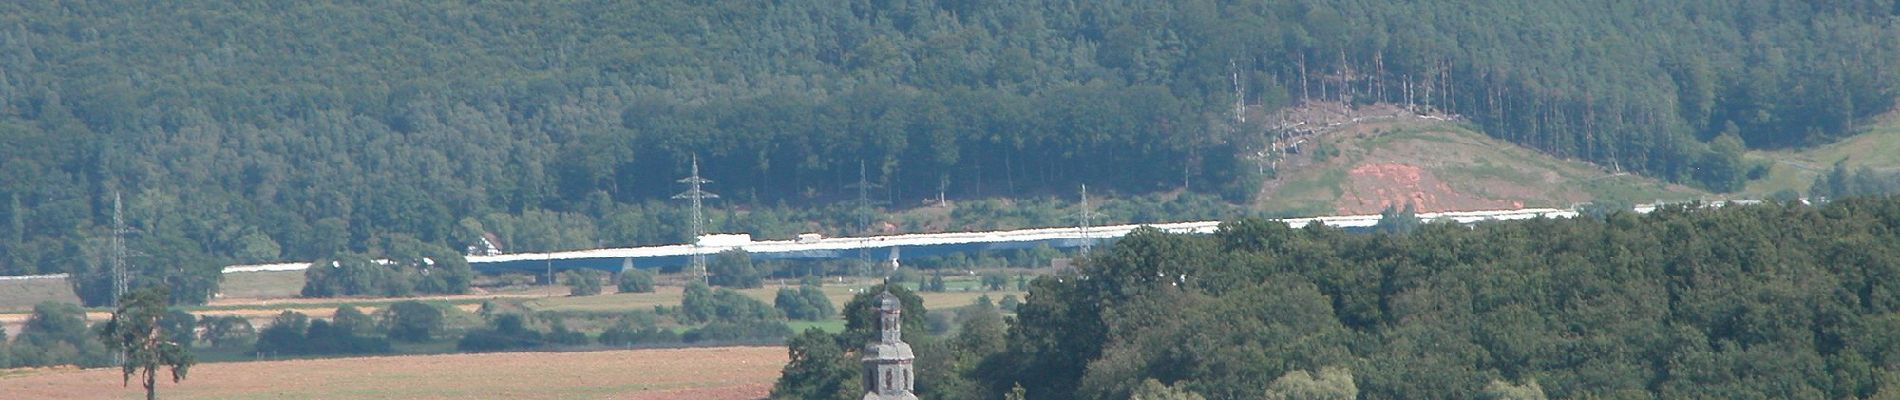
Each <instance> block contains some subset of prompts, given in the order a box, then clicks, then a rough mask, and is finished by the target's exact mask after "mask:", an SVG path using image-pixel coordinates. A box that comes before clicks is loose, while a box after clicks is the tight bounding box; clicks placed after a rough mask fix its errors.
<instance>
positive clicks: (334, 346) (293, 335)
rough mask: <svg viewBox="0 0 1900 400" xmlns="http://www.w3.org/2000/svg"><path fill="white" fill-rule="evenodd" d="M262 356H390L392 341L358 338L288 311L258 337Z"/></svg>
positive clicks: (351, 333)
mask: <svg viewBox="0 0 1900 400" xmlns="http://www.w3.org/2000/svg"><path fill="white" fill-rule="evenodd" d="M256 351H257V352H258V353H264V354H272V355H314V354H373V353H388V352H389V351H390V348H389V341H387V340H383V339H378V338H372V337H366V336H358V335H356V334H355V333H354V332H351V331H350V330H349V329H345V328H344V327H341V326H337V325H334V324H332V323H331V322H330V321H325V320H320V319H318V320H312V319H310V317H308V316H305V315H303V314H302V313H298V312H295V311H285V312H284V313H282V314H278V315H277V318H276V319H273V320H271V325H270V327H268V328H264V332H262V333H260V334H258V337H257V347H256Z"/></svg>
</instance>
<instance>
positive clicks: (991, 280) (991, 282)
mask: <svg viewBox="0 0 1900 400" xmlns="http://www.w3.org/2000/svg"><path fill="white" fill-rule="evenodd" d="M1006 285H1009V274H1006V273H1003V271H988V272H984V273H983V287H986V288H989V289H990V290H1003V287H1004V286H1006Z"/></svg>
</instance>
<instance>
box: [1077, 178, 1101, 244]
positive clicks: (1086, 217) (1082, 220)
mask: <svg viewBox="0 0 1900 400" xmlns="http://www.w3.org/2000/svg"><path fill="white" fill-rule="evenodd" d="M1100 216H1102V214H1100V213H1096V212H1095V208H1094V207H1091V206H1089V185H1082V211H1080V212H1077V213H1075V219H1076V229H1077V230H1080V231H1082V254H1088V253H1089V249H1090V248H1093V247H1095V238H1092V237H1089V226H1090V225H1092V224H1094V222H1095V218H1096V217H1100Z"/></svg>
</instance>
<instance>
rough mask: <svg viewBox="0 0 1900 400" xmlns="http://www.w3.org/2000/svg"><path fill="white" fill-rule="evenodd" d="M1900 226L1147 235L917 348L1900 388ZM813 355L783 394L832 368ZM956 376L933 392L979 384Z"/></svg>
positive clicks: (1545, 383)
mask: <svg viewBox="0 0 1900 400" xmlns="http://www.w3.org/2000/svg"><path fill="white" fill-rule="evenodd" d="M1791 204H1792V203H1791ZM1896 227H1900V198H1891V197H1890V198H1885V199H1855V200H1845V201H1836V202H1834V203H1831V204H1828V205H1827V206H1826V207H1809V206H1804V205H1799V204H1792V205H1775V204H1768V205H1760V206H1747V207H1740V206H1736V207H1724V208H1719V209H1715V208H1704V209H1697V208H1685V207H1680V206H1678V207H1669V208H1664V209H1661V210H1658V211H1656V212H1654V213H1651V214H1649V215H1636V214H1632V213H1628V212H1621V213H1613V214H1611V215H1609V216H1607V217H1605V218H1602V219H1597V218H1576V219H1565V220H1544V219H1539V220H1529V221H1513V222H1500V223H1493V224H1483V225H1479V226H1476V227H1463V226H1458V225H1451V224H1426V225H1425V226H1422V227H1420V228H1418V229H1417V230H1416V231H1414V232H1412V233H1410V234H1383V233H1381V234H1372V235H1352V234H1347V233H1345V232H1343V231H1340V230H1339V229H1337V228H1322V227H1307V228H1304V229H1289V228H1288V227H1286V226H1285V225H1283V224H1280V223H1277V222H1269V221H1263V220H1257V219H1255V220H1240V221H1233V222H1229V223H1227V224H1223V225H1222V226H1221V229H1220V231H1219V232H1217V233H1215V234H1213V235H1211V236H1209V235H1171V234H1164V233H1160V232H1159V231H1153V230H1148V231H1140V232H1136V233H1133V234H1130V235H1129V236H1128V237H1126V238H1124V239H1122V240H1121V241H1120V242H1117V243H1116V244H1115V245H1114V246H1112V247H1111V248H1108V249H1104V250H1102V251H1100V252H1098V253H1097V255H1096V256H1094V257H1092V258H1091V259H1090V262H1089V263H1087V265H1086V266H1084V267H1082V268H1081V269H1080V270H1079V272H1078V273H1077V274H1076V275H1068V276H1065V277H1062V279H1057V278H1058V277H1046V278H1043V279H1039V280H1037V281H1036V282H1035V284H1034V285H1033V287H1032V289H1031V291H1030V294H1029V297H1028V298H1029V301H1028V302H1027V303H1025V304H1024V305H1023V306H1022V307H1021V308H1020V309H1018V313H1019V314H1018V315H1019V316H1020V321H1019V322H1017V323H1015V324H1012V326H1011V327H1010V332H1009V337H1008V346H1007V350H997V349H995V348H991V349H990V350H988V351H987V352H985V351H975V354H954V355H941V354H945V351H944V350H939V349H938V348H932V347H920V348H922V349H929V350H931V351H937V352H938V353H936V354H925V352H924V351H923V350H920V351H919V356H918V359H920V360H921V359H924V358H925V357H927V356H929V357H952V356H954V357H958V359H978V360H981V361H980V362H973V363H970V364H969V365H972V367H969V368H967V371H968V372H966V373H965V374H966V375H964V376H969V377H974V378H973V379H975V380H977V381H978V382H977V383H979V384H986V385H987V387H985V388H984V389H976V390H972V392H975V393H989V394H991V395H992V396H993V395H994V394H995V393H1004V392H1006V391H1008V390H1009V389H1010V388H1011V387H1012V386H1013V385H1017V384H1020V386H1021V387H1024V388H1026V389H1027V390H1028V394H1029V398H1038V399H1042V398H1051V399H1123V398H1129V393H1130V392H1131V391H1138V390H1140V389H1139V388H1138V387H1137V384H1138V383H1140V382H1142V381H1144V380H1147V379H1154V380H1158V381H1159V382H1160V383H1164V384H1169V385H1173V386H1175V387H1176V388H1178V389H1184V390H1190V391H1194V392H1198V393H1200V394H1202V395H1205V396H1206V397H1207V398H1212V399H1237V398H1268V399H1287V398H1346V399H1350V398H1363V399H1472V398H1504V399H1526V398H1545V395H1546V394H1548V395H1549V398H1566V399H1567V398H1617V399H1645V398H1662V399H1682V398H1720V399H1820V398H1828V399H1846V398H1862V399H1870V398H1891V397H1892V396H1893V395H1894V394H1895V393H1896V391H1900V373H1897V372H1900V342H1897V341H1895V340H1894V337H1895V336H1894V332H1895V331H1896V329H1900V290H1896V289H1900V287H1897V286H1896V281H1895V276H1896V274H1900V268H1897V267H1900V240H1897V239H1900V238H1897V237H1896V236H1895V234H1896V232H1900V230H1897V229H1895V228H1896ZM905 337H906V338H907V339H908V338H909V337H910V336H905ZM962 351H965V352H971V350H962ZM792 354H804V353H800V352H799V351H798V349H794V350H793V353H792ZM793 365H794V366H799V365H803V364H799V363H796V362H795V363H793ZM795 371H797V370H796V369H795V368H793V367H787V374H786V378H782V379H781V381H780V387H782V388H798V387H803V386H801V385H804V384H809V383H812V382H813V381H812V380H799V379H798V378H800V377H807V379H808V377H809V376H810V375H796V374H793V373H792V372H795ZM1308 371H1313V372H1317V373H1315V374H1309V373H1308ZM841 375H842V376H841V377H840V380H848V379H850V376H851V374H849V373H844V374H841ZM1315 375H1317V376H1315ZM1316 378H1318V379H1316ZM946 379H951V378H940V379H939V380H938V381H937V382H934V383H932V385H931V386H930V387H928V388H926V389H928V390H934V391H933V392H928V393H920V394H923V395H927V396H929V397H931V398H982V397H981V396H975V397H966V396H967V395H966V394H964V393H961V392H958V390H959V389H963V387H958V386H955V385H952V384H951V383H956V382H954V381H952V382H946V381H945V380H946ZM919 382H920V385H919V386H920V387H923V386H924V385H922V384H921V382H923V381H919ZM977 387H984V386H977ZM1512 392H1515V393H1519V394H1518V395H1508V394H1507V393H1512ZM1531 393H1535V396H1525V395H1526V394H1531ZM1143 398H1147V397H1143ZM1168 398H1177V397H1168Z"/></svg>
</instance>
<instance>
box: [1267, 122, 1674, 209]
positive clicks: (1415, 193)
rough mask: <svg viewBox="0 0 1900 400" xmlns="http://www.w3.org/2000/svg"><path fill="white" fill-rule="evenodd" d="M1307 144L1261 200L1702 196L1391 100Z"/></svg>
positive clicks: (1490, 203)
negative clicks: (1567, 157) (1538, 148)
mask: <svg viewBox="0 0 1900 400" xmlns="http://www.w3.org/2000/svg"><path fill="white" fill-rule="evenodd" d="M1356 112H1357V113H1359V114H1361V115H1365V116H1362V117H1359V118H1360V119H1361V121H1360V122H1357V123H1342V124H1340V125H1339V126H1336V127H1333V128H1329V129H1326V130H1323V131H1322V132H1320V133H1317V134H1315V135H1312V136H1310V137H1307V138H1303V140H1298V142H1299V143H1300V145H1299V150H1298V152H1297V153H1292V154H1287V155H1286V157H1285V158H1283V159H1282V160H1281V161H1280V167H1279V170H1280V171H1281V173H1280V175H1279V177H1278V178H1277V179H1268V180H1267V181H1266V182H1265V184H1263V185H1262V190H1261V192H1260V197H1259V198H1260V200H1259V202H1258V204H1257V207H1258V208H1259V209H1261V210H1264V211H1267V212H1269V213H1273V214H1287V215H1329V214H1372V213H1378V212H1380V211H1382V210H1384V209H1385V207H1386V206H1389V205H1390V206H1399V207H1403V206H1404V205H1405V204H1406V203H1408V202H1409V203H1411V204H1413V205H1414V206H1415V207H1417V210H1418V211H1419V212H1433V211H1465V210H1489V209H1509V208H1523V207H1560V208H1561V207H1570V206H1572V205H1575V204H1577V203H1583V202H1589V201H1593V200H1607V201H1610V202H1619V203H1647V202H1653V201H1657V200H1665V201H1667V200H1685V199H1695V198H1699V197H1700V196H1702V195H1703V194H1704V193H1703V192H1701V191H1698V190H1695V189H1691V188H1688V187H1684V186H1682V185H1674V184H1667V183H1664V182H1660V181H1657V180H1654V179H1650V178H1646V177H1642V176H1638V175H1633V174H1629V173H1618V172H1612V171H1606V170H1604V169H1603V168H1601V167H1598V166H1596V165H1593V164H1589V163H1585V162H1580V161H1574V160H1564V159H1558V158H1556V157H1552V156H1549V155H1547V154H1545V153H1540V152H1537V151H1534V150H1531V149H1528V148H1524V147H1521V146H1517V145H1513V144H1510V143H1507V142H1504V141H1500V140H1497V139H1493V138H1491V137H1488V136H1486V135H1484V134H1481V133H1478V132H1476V131H1475V130H1474V129H1475V128H1473V127H1472V126H1471V125H1470V124H1467V123H1463V122H1459V121H1456V120H1454V119H1451V118H1446V117H1434V116H1421V115H1418V114H1414V113H1407V112H1401V111H1400V110H1397V109H1395V108H1392V107H1389V106H1379V107H1368V108H1365V109H1361V110H1357V111H1356Z"/></svg>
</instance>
